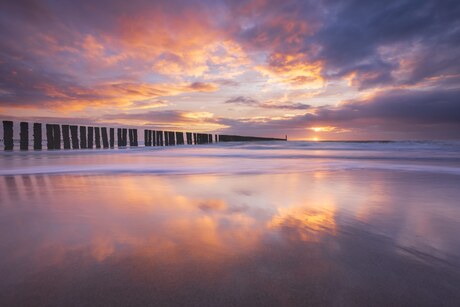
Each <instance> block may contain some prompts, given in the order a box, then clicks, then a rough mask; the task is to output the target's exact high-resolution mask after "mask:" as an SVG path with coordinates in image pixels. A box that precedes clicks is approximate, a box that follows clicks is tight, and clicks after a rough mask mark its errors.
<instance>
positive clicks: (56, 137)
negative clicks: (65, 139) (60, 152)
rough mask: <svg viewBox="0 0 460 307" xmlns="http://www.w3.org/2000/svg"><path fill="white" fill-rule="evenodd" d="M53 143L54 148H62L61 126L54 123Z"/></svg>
mask: <svg viewBox="0 0 460 307" xmlns="http://www.w3.org/2000/svg"><path fill="white" fill-rule="evenodd" d="M53 144H54V149H61V127H60V126H59V125H57V124H56V125H53Z"/></svg>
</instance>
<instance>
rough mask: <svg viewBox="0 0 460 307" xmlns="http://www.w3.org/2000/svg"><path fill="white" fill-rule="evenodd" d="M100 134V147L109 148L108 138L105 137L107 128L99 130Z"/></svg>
mask: <svg viewBox="0 0 460 307" xmlns="http://www.w3.org/2000/svg"><path fill="white" fill-rule="evenodd" d="M101 134H102V147H104V148H109V138H108V136H107V128H106V127H102V128H101Z"/></svg>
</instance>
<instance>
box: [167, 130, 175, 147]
mask: <svg viewBox="0 0 460 307" xmlns="http://www.w3.org/2000/svg"><path fill="white" fill-rule="evenodd" d="M169 145H172V146H174V145H176V139H175V135H174V132H173V131H170V132H169Z"/></svg>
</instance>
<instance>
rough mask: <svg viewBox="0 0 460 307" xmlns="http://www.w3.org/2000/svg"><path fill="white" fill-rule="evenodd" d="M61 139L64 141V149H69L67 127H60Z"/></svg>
mask: <svg viewBox="0 0 460 307" xmlns="http://www.w3.org/2000/svg"><path fill="white" fill-rule="evenodd" d="M62 139H63V141H64V149H70V129H69V125H62Z"/></svg>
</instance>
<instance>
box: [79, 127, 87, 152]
mask: <svg viewBox="0 0 460 307" xmlns="http://www.w3.org/2000/svg"><path fill="white" fill-rule="evenodd" d="M86 147H87V144H86V127H85V126H80V148H81V149H86Z"/></svg>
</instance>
